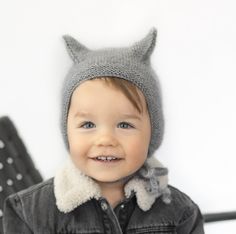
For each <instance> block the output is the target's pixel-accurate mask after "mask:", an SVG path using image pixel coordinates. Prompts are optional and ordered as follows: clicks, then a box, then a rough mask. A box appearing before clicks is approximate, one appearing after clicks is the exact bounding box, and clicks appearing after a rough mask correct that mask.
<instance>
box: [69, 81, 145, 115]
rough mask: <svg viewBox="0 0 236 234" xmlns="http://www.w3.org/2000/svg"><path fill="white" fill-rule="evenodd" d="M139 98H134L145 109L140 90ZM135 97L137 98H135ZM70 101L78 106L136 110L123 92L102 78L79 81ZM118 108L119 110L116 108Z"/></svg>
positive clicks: (143, 98)
mask: <svg viewBox="0 0 236 234" xmlns="http://www.w3.org/2000/svg"><path fill="white" fill-rule="evenodd" d="M137 91H138V90H137ZM138 95H139V98H140V100H136V101H137V102H138V103H139V105H142V107H143V108H144V109H146V101H145V97H144V95H143V94H142V92H141V91H138ZM136 99H137V98H136ZM71 102H72V103H73V104H74V105H73V106H75V107H76V109H78V108H82V109H83V108H84V109H87V108H88V109H89V107H91V108H94V105H96V104H97V106H96V108H97V107H98V105H103V106H104V105H106V106H107V107H108V108H114V109H117V112H119V110H122V111H126V110H127V111H126V112H128V113H129V111H130V112H137V109H136V108H135V107H134V105H133V103H132V102H131V100H130V98H129V97H127V95H125V94H124V92H123V91H122V90H121V89H119V88H117V87H115V86H113V85H111V84H110V83H109V82H105V81H104V80H103V79H98V78H97V79H92V80H87V81H84V82H83V83H81V84H80V85H79V86H78V87H76V89H75V90H74V92H73V95H72V100H71ZM118 109H119V110H118Z"/></svg>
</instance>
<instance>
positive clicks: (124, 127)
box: [68, 79, 151, 182]
mask: <svg viewBox="0 0 236 234" xmlns="http://www.w3.org/2000/svg"><path fill="white" fill-rule="evenodd" d="M139 93H140V96H141V100H142V105H143V107H144V111H143V113H141V114H140V113H139V112H138V111H137V110H136V109H135V107H134V106H133V105H132V104H131V102H130V101H129V100H128V99H127V98H126V97H125V95H124V94H123V93H122V92H121V91H119V90H115V89H114V88H112V87H108V86H107V85H106V84H104V83H103V81H101V80H99V79H96V80H90V81H85V82H84V83H82V84H81V85H80V86H78V88H76V90H75V91H74V93H73V95H72V98H71V105H70V109H69V114H68V141H69V147H70V155H71V158H72V161H73V162H74V164H75V165H76V166H77V167H78V168H79V169H80V170H81V171H82V172H83V173H85V174H86V175H88V176H90V177H92V178H93V179H95V180H97V181H98V182H112V181H116V180H119V179H121V178H124V177H126V176H128V175H131V174H132V173H134V172H135V171H137V170H138V169H139V168H140V167H141V166H142V165H143V163H144V161H145V160H146V158H147V153H148V146H149V142H150V137H151V127H150V119H149V115H148V111H146V109H145V108H146V107H145V105H146V104H145V99H144V96H143V94H142V93H141V92H139ZM126 115H133V116H136V118H134V117H128V116H126ZM131 126H132V127H131ZM98 156H114V157H116V158H119V160H112V161H110V162H109V161H105V162H104V161H100V160H97V159H96V157H98Z"/></svg>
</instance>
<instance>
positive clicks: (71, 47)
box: [61, 27, 164, 157]
mask: <svg viewBox="0 0 236 234" xmlns="http://www.w3.org/2000/svg"><path fill="white" fill-rule="evenodd" d="M156 35H157V30H156V28H154V27H153V28H152V29H151V30H150V31H149V33H148V34H147V35H146V36H145V37H144V38H143V39H142V40H140V41H138V42H135V43H134V44H133V45H131V46H129V47H122V48H103V49H99V50H91V49H88V48H87V47H85V46H84V45H83V44H81V43H79V42H78V41H77V40H76V39H74V38H73V37H71V36H69V35H64V36H63V38H64V40H65V42H66V48H67V50H68V53H69V55H70V57H71V58H72V60H73V62H74V63H73V66H72V67H71V69H70V70H69V72H68V74H67V76H66V78H65V80H64V83H63V86H62V109H61V110H62V113H61V130H62V134H63V138H64V141H65V144H66V148H67V149H69V143H68V138H67V115H68V109H69V105H70V99H71V95H72V93H73V91H74V90H75V88H76V87H78V86H79V85H80V84H81V83H82V82H83V81H85V80H89V79H93V78H98V77H104V76H109V77H117V78H121V79H125V80H127V81H130V82H132V83H133V84H134V85H136V86H137V87H138V88H139V89H140V90H141V91H142V93H143V94H144V96H145V98H146V102H147V106H148V111H149V116H150V120H151V141H150V145H149V149H148V157H150V156H152V155H153V153H154V151H155V150H156V149H157V148H158V147H159V146H160V144H161V142H162V138H163V133H164V119H163V111H162V99H161V98H162V95H161V88H160V84H159V81H158V78H157V75H156V74H155V72H154V70H153V69H152V67H151V62H150V56H151V54H152V52H153V49H154V47H155V43H156Z"/></svg>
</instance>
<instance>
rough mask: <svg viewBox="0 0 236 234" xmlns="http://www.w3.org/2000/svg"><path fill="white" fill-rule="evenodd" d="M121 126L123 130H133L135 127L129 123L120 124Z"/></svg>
mask: <svg viewBox="0 0 236 234" xmlns="http://www.w3.org/2000/svg"><path fill="white" fill-rule="evenodd" d="M119 126H120V127H121V128H133V126H132V125H131V124H129V123H127V122H121V123H119Z"/></svg>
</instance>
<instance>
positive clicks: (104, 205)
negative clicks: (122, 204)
mask: <svg viewBox="0 0 236 234" xmlns="http://www.w3.org/2000/svg"><path fill="white" fill-rule="evenodd" d="M101 207H102V209H103V210H107V207H108V206H107V203H106V202H104V201H103V202H101Z"/></svg>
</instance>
